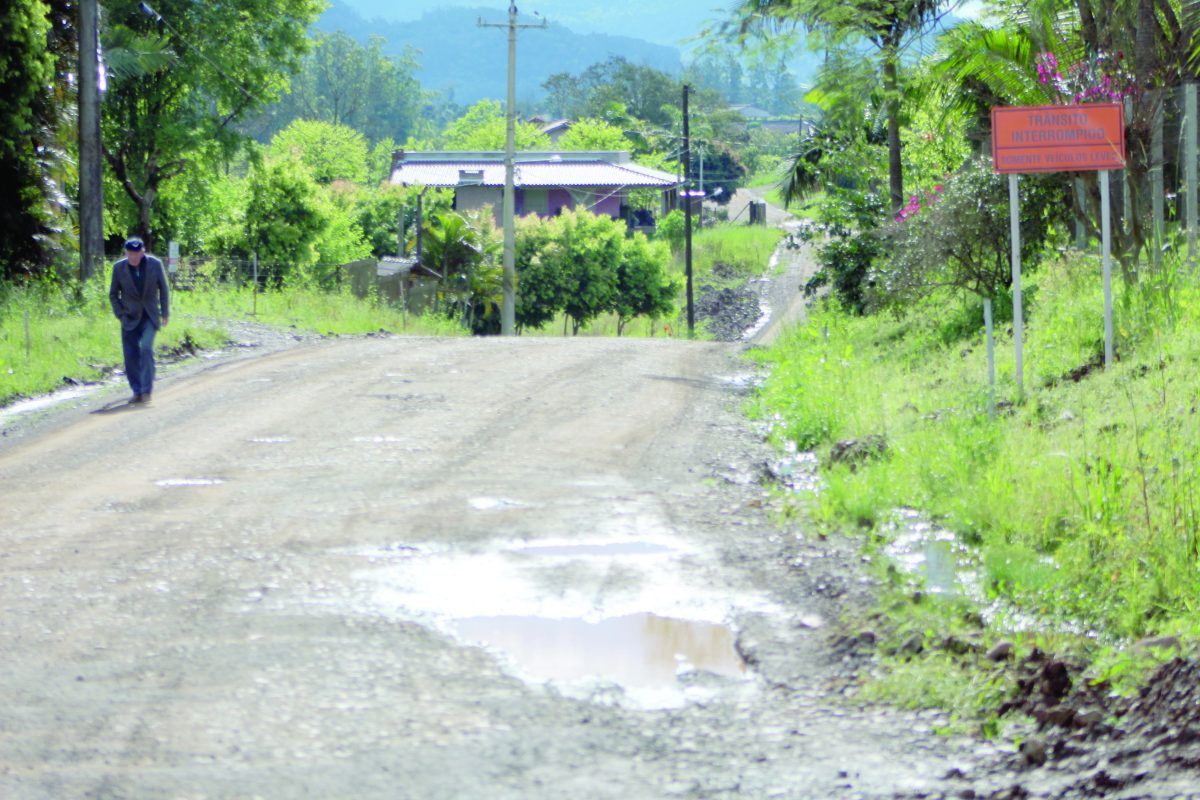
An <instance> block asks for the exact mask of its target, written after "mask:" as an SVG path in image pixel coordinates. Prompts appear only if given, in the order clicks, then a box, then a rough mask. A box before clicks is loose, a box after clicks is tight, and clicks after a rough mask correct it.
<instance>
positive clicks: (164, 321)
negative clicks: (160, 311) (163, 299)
mask: <svg viewBox="0 0 1200 800" xmlns="http://www.w3.org/2000/svg"><path fill="white" fill-rule="evenodd" d="M170 321H171V318H170V317H163V318H162V326H163V327H164V328H165V327H167V323H169V322H170Z"/></svg>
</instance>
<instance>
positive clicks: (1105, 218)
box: [1100, 169, 1113, 369]
mask: <svg viewBox="0 0 1200 800" xmlns="http://www.w3.org/2000/svg"><path fill="white" fill-rule="evenodd" d="M1108 197H1109V186H1108V170H1106V169H1105V170H1101V171H1100V242H1101V244H1100V252H1101V253H1102V260H1103V263H1104V266H1103V272H1104V368H1105V369H1108V368H1109V367H1111V366H1112V362H1113V319H1112V310H1113V305H1112V240H1111V238H1110V236H1111V231H1110V228H1111V225H1110V224H1109V217H1110V209H1109V205H1108Z"/></svg>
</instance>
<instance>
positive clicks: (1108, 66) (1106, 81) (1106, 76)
mask: <svg viewBox="0 0 1200 800" xmlns="http://www.w3.org/2000/svg"><path fill="white" fill-rule="evenodd" d="M1036 65H1037V74H1038V83H1040V84H1041V85H1042V86H1044V87H1046V91H1047V93H1048V94H1049V95H1050V99H1051V100H1052V101H1053V102H1055V103H1062V104H1079V103H1119V102H1121V101H1122V100H1124V99H1125V98H1126V97H1130V96H1132V95H1133V94H1134V89H1135V84H1134V80H1133V73H1132V72H1130V71H1129V70H1128V69H1127V68H1126V66H1125V54H1124V53H1123V52H1121V51H1117V53H1116V54H1115V55H1114V54H1110V53H1105V52H1099V53H1096V54H1095V55H1093V56H1090V57H1088V58H1086V59H1084V60H1082V61H1076V62H1075V63H1073V64H1071V65H1070V66H1068V67H1066V68H1065V69H1063V68H1061V67H1060V65H1059V63H1058V58H1057V57H1056V56H1055V55H1054V53H1050V52H1043V53H1039V54H1038V56H1037V59H1036Z"/></svg>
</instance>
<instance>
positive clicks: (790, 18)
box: [734, 0, 959, 213]
mask: <svg viewBox="0 0 1200 800" xmlns="http://www.w3.org/2000/svg"><path fill="white" fill-rule="evenodd" d="M958 3H959V0H849V2H839V0H741V2H740V5H738V6H737V7H736V9H735V11H734V14H735V16H736V17H737V18H738V19H739V21H740V24H739V29H740V34H741V36H743V37H746V36H749V35H750V34H752V33H760V34H761V33H764V32H768V31H771V30H773V29H777V28H779V27H794V26H797V25H802V26H804V27H805V28H807V29H808V30H810V31H814V30H820V31H822V33H823V35H825V36H827V37H829V38H830V39H831V40H832V41H833V42H835V43H842V42H846V41H851V40H856V39H866V40H867V41H868V42H870V43H871V45H873V46H874V48H875V50H876V51H877V52H878V54H879V57H880V76H881V79H882V84H883V87H882V88H883V93H884V107H885V109H886V114H887V144H888V188H889V195H890V198H891V206H892V211H893V213H896V212H898V211H899V210H900V209H901V208H902V207H903V206H904V167H903V162H902V160H901V145H900V106H901V100H902V97H901V83H902V82H901V79H900V59H901V56H902V54H903V52H904V50H905V49H906V48H907V47H909V46H910V45H911V44H912V43H913V42H914V41H916V40H917V39H918V38H920V36H921V35H922V34H924V33H927V32H928V31H929V30H931V29H932V28H933V27H934V26H936V24H937V23H938V22H940V21H941V18H942V16H944V14H945V13H948V12H949V11H950V10H951V9H953V8H954V7H956V6H957V5H958Z"/></svg>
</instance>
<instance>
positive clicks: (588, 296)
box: [543, 211, 625, 334]
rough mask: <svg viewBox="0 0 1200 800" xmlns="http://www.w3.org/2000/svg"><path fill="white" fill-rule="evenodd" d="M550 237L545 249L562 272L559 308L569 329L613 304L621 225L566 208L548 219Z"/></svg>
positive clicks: (552, 262)
mask: <svg viewBox="0 0 1200 800" xmlns="http://www.w3.org/2000/svg"><path fill="white" fill-rule="evenodd" d="M552 228H553V235H554V241H553V243H552V244H551V246H550V247H548V248H547V249H546V251H545V255H544V256H543V257H544V258H547V259H550V260H551V264H552V266H553V268H556V269H557V270H558V271H559V272H560V274H561V275H562V280H563V306H562V310H563V311H564V312H565V313H566V315H567V316H568V317H570V318H571V322H572V333H575V334H578V333H579V330H580V328H582V327H584V326H585V325H587V324H588V323H589V322H591V321H592V320H593V319H595V318H596V317H598V316H599V315H600V314H603V313H604V312H605V311H608V310H610V309H611V308H612V307H613V303H614V302H615V300H616V295H617V266H618V265H619V264H620V263H621V248H622V244H623V243H624V240H625V225H624V223H622V222H621V221H619V220H613V219H611V218H609V217H607V216H603V215H601V216H597V215H595V214H592V213H590V212H588V211H566V212H564V213H563V214H562V215H561V216H559V217H555V218H554V219H553V221H552Z"/></svg>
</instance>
